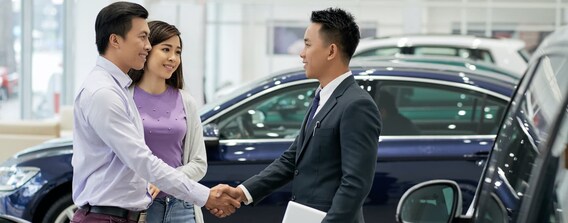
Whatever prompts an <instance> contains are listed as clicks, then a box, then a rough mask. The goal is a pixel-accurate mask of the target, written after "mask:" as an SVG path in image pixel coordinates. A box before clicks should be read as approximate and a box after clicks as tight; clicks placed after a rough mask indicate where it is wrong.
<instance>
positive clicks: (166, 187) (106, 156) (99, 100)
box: [71, 57, 209, 211]
mask: <svg viewBox="0 0 568 223" xmlns="http://www.w3.org/2000/svg"><path fill="white" fill-rule="evenodd" d="M131 83H132V80H131V79H130V77H128V75H127V74H125V73H123V72H122V71H121V70H120V69H119V68H118V67H117V66H116V65H114V64H113V63H112V62H110V61H109V60H107V59H106V58H104V57H98V59H97V65H96V66H95V68H94V69H93V70H92V71H91V73H90V74H89V75H88V76H87V78H86V80H85V82H84V83H83V85H82V86H81V88H79V91H78V93H77V96H76V97H75V103H74V121H75V125H74V131H73V140H74V142H73V158H72V161H71V163H72V165H73V201H74V203H75V205H77V206H79V207H80V206H84V205H86V204H89V205H99V206H114V207H121V208H126V209H129V210H133V211H140V210H146V209H147V208H148V206H149V205H150V203H151V201H152V198H151V196H150V194H149V193H148V183H152V184H154V185H156V186H157V187H158V188H160V190H162V191H164V192H166V193H168V194H171V195H173V196H175V197H176V198H179V199H182V200H185V201H188V202H191V203H194V204H196V205H198V206H204V205H205V203H206V202H207V199H208V197H209V188H207V187H206V186H203V185H201V184H199V183H197V182H195V181H194V180H191V179H189V178H188V177H187V176H185V175H184V174H183V173H182V172H180V171H177V170H175V169H174V168H172V167H170V166H169V165H168V164H166V163H164V162H163V161H162V160H160V159H159V158H157V157H156V156H154V155H153V154H152V152H151V151H150V149H149V148H148V146H146V143H145V142H144V132H143V127H142V120H141V119H140V115H139V113H138V110H137V109H136V107H135V106H136V105H135V104H134V100H133V97H132V95H131V94H130V93H129V91H128V87H129V86H130V84H131Z"/></svg>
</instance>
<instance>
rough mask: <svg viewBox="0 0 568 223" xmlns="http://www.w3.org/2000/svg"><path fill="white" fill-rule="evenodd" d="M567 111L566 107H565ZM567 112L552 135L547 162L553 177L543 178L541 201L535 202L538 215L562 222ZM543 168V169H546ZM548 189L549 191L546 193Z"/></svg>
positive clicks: (567, 179) (567, 209)
mask: <svg viewBox="0 0 568 223" xmlns="http://www.w3.org/2000/svg"><path fill="white" fill-rule="evenodd" d="M566 109H567V110H566V111H568V107H567V108H566ZM567 114H568V112H564V120H563V121H561V122H560V123H561V124H560V128H559V129H558V132H557V135H556V136H555V137H553V138H554V139H555V142H554V143H553V144H552V148H551V154H552V159H551V160H549V161H548V162H547V165H548V167H549V168H548V169H546V170H550V171H549V172H548V173H552V174H550V175H552V178H553V179H545V180H544V183H543V184H542V189H539V190H540V191H546V192H545V193H543V194H542V195H541V196H542V201H541V202H540V204H537V205H536V206H537V207H541V210H540V215H541V216H540V217H543V219H548V220H549V221H548V222H564V221H566V219H568V200H567V199H566V197H567V196H568V151H567V150H568V115H567ZM543 169H545V168H543ZM546 170H545V171H546ZM549 182H550V183H549ZM548 191H550V192H551V193H547V192H548Z"/></svg>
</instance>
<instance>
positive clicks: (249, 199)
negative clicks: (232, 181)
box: [238, 184, 252, 205]
mask: <svg viewBox="0 0 568 223" xmlns="http://www.w3.org/2000/svg"><path fill="white" fill-rule="evenodd" d="M238 187H239V188H241V190H243V193H245V197H247V200H246V201H245V202H243V203H245V205H249V204H250V203H252V196H250V193H249V191H248V190H247V188H246V187H245V186H244V185H242V184H240V185H239V186H238Z"/></svg>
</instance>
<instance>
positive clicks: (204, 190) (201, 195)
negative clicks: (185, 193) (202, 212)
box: [191, 183, 211, 207]
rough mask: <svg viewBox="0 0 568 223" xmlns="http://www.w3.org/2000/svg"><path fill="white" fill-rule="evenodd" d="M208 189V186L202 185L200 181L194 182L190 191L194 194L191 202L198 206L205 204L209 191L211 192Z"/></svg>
mask: <svg viewBox="0 0 568 223" xmlns="http://www.w3.org/2000/svg"><path fill="white" fill-rule="evenodd" d="M210 191H211V190H210V189H209V188H208V187H206V186H203V185H201V184H200V183H195V186H194V187H193V190H192V191H191V193H192V194H195V196H194V199H195V202H193V203H194V204H195V205H197V206H199V207H203V206H205V204H206V203H207V200H208V199H209V193H211V192H210Z"/></svg>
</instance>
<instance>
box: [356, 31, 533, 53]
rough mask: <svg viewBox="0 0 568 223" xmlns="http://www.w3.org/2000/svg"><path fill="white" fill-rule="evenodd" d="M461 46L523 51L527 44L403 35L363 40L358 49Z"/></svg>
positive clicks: (487, 39)
mask: <svg viewBox="0 0 568 223" xmlns="http://www.w3.org/2000/svg"><path fill="white" fill-rule="evenodd" d="M417 45H418V46H434V45H435V46H459V47H465V48H472V49H476V48H493V47H498V48H502V47H505V46H506V47H511V48H514V49H522V48H524V46H525V43H524V42H523V41H521V40H517V39H496V38H487V37H478V36H471V35H450V34H447V35H438V34H433V35H428V34H424V35H401V36H389V37H379V38H372V39H371V38H370V39H362V40H361V42H360V43H359V46H358V47H357V52H359V51H362V50H367V49H368V48H370V47H381V46H398V47H403V46H417Z"/></svg>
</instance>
